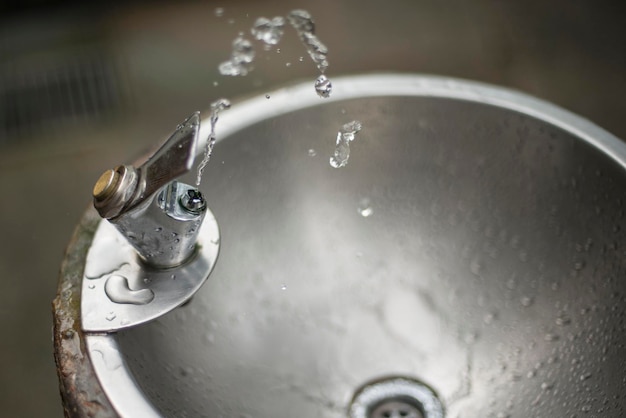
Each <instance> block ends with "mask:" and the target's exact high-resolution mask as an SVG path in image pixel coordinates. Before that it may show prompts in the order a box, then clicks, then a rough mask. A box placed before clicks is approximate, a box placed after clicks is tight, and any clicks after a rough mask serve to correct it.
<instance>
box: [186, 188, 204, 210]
mask: <svg viewBox="0 0 626 418" xmlns="http://www.w3.org/2000/svg"><path fill="white" fill-rule="evenodd" d="M180 204H181V205H182V207H183V208H185V209H186V210H187V211H189V212H192V213H198V212H202V211H203V210H204V209H205V208H206V200H204V196H202V193H200V191H199V190H196V189H189V190H187V193H185V194H184V195H183V196H182V197H181V198H180Z"/></svg>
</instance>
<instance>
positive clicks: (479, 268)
mask: <svg viewBox="0 0 626 418" xmlns="http://www.w3.org/2000/svg"><path fill="white" fill-rule="evenodd" d="M470 271H471V272H472V274H473V275H475V276H480V275H481V273H482V272H483V264H482V263H481V262H480V260H478V259H476V258H475V259H473V260H472V261H470Z"/></svg>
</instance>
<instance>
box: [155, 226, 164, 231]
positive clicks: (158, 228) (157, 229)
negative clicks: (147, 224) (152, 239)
mask: <svg viewBox="0 0 626 418" xmlns="http://www.w3.org/2000/svg"><path fill="white" fill-rule="evenodd" d="M161 231H163V228H161V227H160V226H159V227H157V228H154V232H161Z"/></svg>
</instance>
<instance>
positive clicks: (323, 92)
mask: <svg viewBox="0 0 626 418" xmlns="http://www.w3.org/2000/svg"><path fill="white" fill-rule="evenodd" d="M287 20H288V21H289V23H290V24H291V26H293V28H294V29H295V30H296V32H297V33H298V36H299V37H300V41H302V43H303V44H304V47H305V48H306V51H307V52H308V54H309V56H310V57H311V59H312V60H313V62H314V63H315V65H316V66H317V69H318V70H319V71H320V73H321V75H320V77H318V78H317V80H315V91H316V92H317V94H318V95H319V96H320V97H323V98H327V97H329V96H330V93H331V92H332V84H331V83H330V80H328V78H327V77H326V76H324V72H325V71H326V69H327V68H328V59H327V55H328V48H327V47H326V45H324V44H323V43H322V41H320V40H319V38H318V37H317V36H316V35H315V22H314V21H313V17H312V16H311V14H310V13H309V12H307V11H306V10H301V9H296V10H292V11H291V12H289V14H288V15H287ZM322 77H323V79H322ZM322 85H323V86H322Z"/></svg>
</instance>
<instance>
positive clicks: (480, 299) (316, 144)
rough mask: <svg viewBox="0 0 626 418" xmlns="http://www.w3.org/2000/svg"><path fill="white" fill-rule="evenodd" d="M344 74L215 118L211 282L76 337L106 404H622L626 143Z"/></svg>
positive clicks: (598, 408)
mask: <svg viewBox="0 0 626 418" xmlns="http://www.w3.org/2000/svg"><path fill="white" fill-rule="evenodd" d="M333 83H334V92H333V95H332V96H331V99H328V100H322V99H319V98H317V97H316V96H315V93H314V91H313V87H312V83H306V84H303V85H298V86H295V87H291V88H286V89H283V90H279V91H277V92H274V93H270V98H269V99H266V98H265V97H259V98H255V99H251V100H248V101H244V102H241V103H238V104H235V105H234V106H233V108H232V109H231V110H229V111H228V112H225V113H224V114H223V115H222V117H221V118H220V121H219V123H218V126H217V131H218V136H219V137H220V142H219V143H218V144H217V146H216V148H215V151H214V154H213V159H212V161H211V164H210V165H209V166H208V167H207V170H206V172H205V173H206V174H205V181H204V186H203V193H204V194H205V195H206V196H207V200H208V203H209V206H210V208H211V210H212V211H213V213H214V214H215V216H216V218H217V222H218V224H219V226H220V229H221V233H222V238H221V250H220V251H221V254H220V258H219V260H218V262H217V265H216V267H215V270H214V271H213V273H212V274H211V276H210V277H209V280H208V282H207V283H206V284H205V285H204V287H203V288H202V289H201V290H200V291H199V292H198V293H197V294H196V295H195V297H194V299H193V300H192V301H191V303H189V304H187V305H185V306H183V307H180V308H178V309H177V310H175V311H174V312H172V313H170V314H169V315H167V316H165V317H162V318H161V319H158V320H156V321H153V322H151V323H148V324H145V325H142V326H139V327H136V328H133V329H130V330H125V331H123V332H119V333H117V334H111V335H87V336H83V335H81V336H80V337H81V338H83V337H84V338H85V341H86V346H87V351H88V352H89V356H90V357H89V358H90V360H91V364H92V365H93V367H94V369H95V372H96V375H97V376H98V380H99V382H100V385H99V386H100V387H101V388H102V389H103V391H104V393H105V395H106V398H107V399H108V401H109V402H110V403H111V405H112V407H113V409H114V410H115V411H116V412H117V413H118V414H120V415H121V416H129V417H130V416H133V417H136V416H141V415H142V414H143V415H145V416H151V415H158V414H162V415H164V416H176V417H185V416H194V417H196V416H207V417H254V418H261V417H267V418H269V417H290V416H291V417H293V416H297V417H301V418H307V417H321V416H323V417H346V416H352V417H356V416H357V415H355V414H364V416H369V417H374V416H375V414H379V413H380V414H382V415H380V416H394V417H395V416H408V415H402V414H401V413H402V409H401V408H402V403H404V404H409V405H412V406H414V407H415V409H416V410H417V412H416V413H421V414H422V415H423V416H425V417H426V418H434V417H435V416H436V414H437V413H438V412H436V411H435V412H432V411H430V412H429V411H428V410H427V409H428V405H426V402H429V401H424V400H423V399H422V400H419V399H417V400H416V399H415V398H411V399H409V398H410V396H409V395H407V393H408V392H410V390H405V391H404V392H403V390H404V389H402V388H403V387H404V386H402V385H403V384H405V383H406V384H407V385H409V386H411V385H415V387H421V388H422V390H424V391H425V392H424V393H426V392H427V396H432V398H433V402H436V403H437V404H438V405H439V406H437V408H440V409H439V410H440V411H443V412H441V413H442V414H445V416H447V417H490V416H493V417H526V416H543V417H548V416H549V417H572V416H578V417H581V416H586V414H587V413H588V414H589V416H603V417H619V416H623V415H624V413H625V412H624V405H626V401H625V398H624V393H626V357H625V356H624V349H625V348H624V345H625V344H626V325H625V322H624V321H625V311H626V309H625V308H626V284H625V283H626V282H625V281H624V273H625V270H626V261H625V260H626V257H625V251H624V243H625V242H626V240H625V239H624V233H625V229H626V228H625V227H626V225H625V223H624V202H626V172H625V170H624V168H625V166H626V146H624V144H622V143H621V142H620V141H619V140H617V139H616V138H615V137H613V136H612V135H610V134H609V133H607V132H605V131H603V130H602V129H600V128H598V127H596V126H594V125H592V124H591V123H589V122H587V121H585V120H583V119H581V118H579V117H577V116H574V115H572V114H570V113H568V112H566V111H564V110H561V109H559V108H556V107H554V106H552V105H550V104H547V103H545V102H543V101H540V100H537V99H533V98H530V97H528V96H525V95H523V94H520V93H516V92H511V91H508V90H504V89H500V88H494V87H490V86H486V85H482V84H477V83H471V82H465V81H458V80H450V79H445V78H437V77H420V76H412V75H370V76H360V77H346V78H341V79H336V80H333ZM354 119H358V120H359V121H361V122H362V124H363V129H362V131H361V132H359V133H358V135H357V138H356V139H355V140H354V141H353V142H352V143H351V148H352V149H351V151H352V154H351V156H350V160H349V162H348V164H347V166H345V167H343V168H339V169H336V168H333V167H331V166H330V164H329V157H330V156H331V155H332V153H333V149H334V147H335V137H336V135H337V131H338V129H339V128H340V127H341V125H342V124H344V123H346V122H349V121H351V120H354ZM205 126H208V123H205ZM62 285H63V284H62ZM57 349H59V348H58V347H57ZM399 381H400V382H405V383H403V384H396V386H393V384H392V385H391V386H386V387H385V391H386V392H385V391H383V392H384V393H385V394H386V395H385V396H383V395H380V394H381V393H383V392H381V391H379V392H378V395H380V396H378V397H377V396H373V397H372V396H371V394H370V397H369V398H367V399H365V398H366V396H365V397H364V396H360V395H363V393H371V390H370V389H371V388H372V387H374V388H375V389H376V388H377V386H376V385H377V384H379V385H380V384H381V382H383V383H384V382H392V383H393V382H396V383H397V382H399ZM383 386H384V385H383ZM405 386H406V385H405ZM394 387H395V389H393V388H394ZM405 389H406V388H405ZM381 390H382V389H381ZM425 396H426V395H425ZM372 399H373V400H372ZM367 402H370V404H367ZM384 402H390V405H391V406H390V407H391V408H392V409H389V410H385V408H382V410H381V405H383V403H384ZM398 403H400V404H401V405H400V409H397V410H393V408H394V407H396V406H397V405H396V404H398ZM359 408H360V409H359ZM357 410H359V411H361V412H358V411H357ZM379 411H382V412H379ZM385 413H388V414H389V415H384V414H385ZM393 414H397V415H393ZM358 416H361V415H358ZM376 416H379V415H376ZM410 416H413V415H410ZM416 416H417V415H416Z"/></svg>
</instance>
